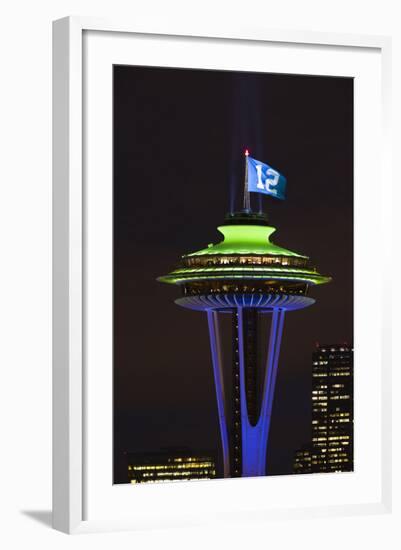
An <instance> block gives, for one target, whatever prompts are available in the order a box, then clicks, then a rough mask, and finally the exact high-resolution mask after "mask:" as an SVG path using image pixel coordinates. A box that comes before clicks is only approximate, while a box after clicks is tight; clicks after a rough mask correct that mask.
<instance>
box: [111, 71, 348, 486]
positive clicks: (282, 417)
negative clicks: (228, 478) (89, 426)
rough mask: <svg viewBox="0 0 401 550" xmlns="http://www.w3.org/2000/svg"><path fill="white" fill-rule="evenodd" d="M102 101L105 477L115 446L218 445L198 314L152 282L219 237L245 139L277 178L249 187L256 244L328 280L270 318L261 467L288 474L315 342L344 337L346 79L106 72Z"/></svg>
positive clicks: (306, 429)
mask: <svg viewBox="0 0 401 550" xmlns="http://www.w3.org/2000/svg"><path fill="white" fill-rule="evenodd" d="M113 103H114V105H113V110H114V154H113V156H114V182H113V187H114V205H113V212H114V387H113V393H114V465H115V466H114V482H115V483H124V482H127V472H126V462H125V459H124V454H123V453H124V452H125V451H128V452H153V451H158V450H159V449H160V448H162V447H173V446H178V447H184V446H186V447H190V448H192V449H194V450H197V449H199V450H203V449H212V450H213V449H218V452H220V440H219V431H218V418H217V406H216V403H215V393H214V382H213V371H212V365H211V359H210V351H209V340H208V330H207V320H206V314H204V313H201V312H195V311H190V310H186V309H184V308H181V307H178V306H176V305H175V304H174V299H175V298H177V297H179V295H180V290H179V288H178V287H175V286H173V285H166V284H162V283H159V282H157V281H156V278H157V277H158V276H159V275H164V274H166V273H168V272H169V271H171V270H172V269H173V268H174V267H175V265H176V263H177V261H178V259H179V258H180V256H182V255H183V254H185V253H188V252H193V251H195V250H199V249H201V248H204V247H205V246H206V245H207V244H208V243H210V242H218V241H219V240H221V239H220V237H221V236H220V234H219V233H218V232H217V230H216V227H217V226H218V225H220V224H221V223H222V222H223V219H224V215H225V213H226V212H228V211H230V210H231V209H233V208H236V209H239V208H240V198H241V193H242V185H243V177H244V162H243V152H244V149H245V147H248V148H249V149H250V154H251V156H253V157H255V158H257V159H259V160H261V161H262V162H266V163H268V164H270V165H271V166H273V167H274V168H275V169H277V170H278V171H280V172H281V173H283V174H284V175H285V176H286V178H287V200H285V201H280V200H275V199H270V198H265V197H263V209H264V211H265V212H267V213H268V215H269V222H270V224H271V225H273V226H274V227H276V228H277V232H276V233H275V234H274V235H273V237H272V240H273V241H274V242H275V243H277V244H278V245H281V246H283V247H285V248H289V249H290V250H294V251H296V252H298V253H301V254H305V255H307V256H309V257H310V258H311V259H312V262H313V263H314V264H315V265H316V266H317V268H318V270H319V272H320V273H322V274H324V275H330V276H332V277H333V282H332V283H330V284H327V285H322V286H320V287H315V288H312V289H311V292H310V295H311V296H312V297H314V298H316V299H317V303H316V304H315V305H314V306H312V307H310V308H307V309H305V310H300V311H295V312H289V313H288V314H287V315H286V321H285V326H284V336H283V342H282V349H281V356H280V366H279V373H278V379H277V385H276V394H275V401H274V407H273V419H272V426H271V431H270V441H269V451H268V469H269V473H270V474H283V473H290V472H291V470H292V460H293V453H294V451H295V450H296V449H297V448H299V447H300V446H302V445H303V444H305V443H307V442H309V440H310V422H311V418H310V413H311V393H310V392H311V355H312V352H313V350H314V348H315V345H316V343H317V342H320V343H322V344H327V343H341V342H347V343H348V344H352V343H353V80H352V79H350V78H337V77H320V76H298V75H278V74H267V73H258V74H256V73H239V72H228V71H206V70H188V69H173V68H172V69H166V68H144V67H131V66H115V67H114V100H113ZM252 199H253V205H254V207H255V209H256V208H257V206H258V197H256V198H255V197H252Z"/></svg>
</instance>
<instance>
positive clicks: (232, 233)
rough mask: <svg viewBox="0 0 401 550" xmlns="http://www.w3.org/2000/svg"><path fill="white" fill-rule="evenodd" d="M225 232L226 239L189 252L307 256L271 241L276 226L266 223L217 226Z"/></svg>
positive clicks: (192, 254)
mask: <svg viewBox="0 0 401 550" xmlns="http://www.w3.org/2000/svg"><path fill="white" fill-rule="evenodd" d="M217 229H218V230H219V231H220V233H222V234H223V236H224V239H223V240H222V241H221V242H219V243H217V244H209V246H208V247H207V248H204V249H202V250H198V251H197V252H192V253H191V254H187V255H186V256H187V257H191V256H203V255H205V254H208V255H214V254H258V255H262V254H268V255H272V256H296V257H298V258H306V256H302V255H300V254H297V253H296V252H291V250H286V249H285V248H281V247H280V246H277V245H276V244H274V243H272V242H271V241H270V235H272V234H273V233H274V232H275V231H276V228H275V227H271V226H264V225H221V226H219V227H218V228H217Z"/></svg>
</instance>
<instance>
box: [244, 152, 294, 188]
mask: <svg viewBox="0 0 401 550" xmlns="http://www.w3.org/2000/svg"><path fill="white" fill-rule="evenodd" d="M247 160H248V191H250V192H252V193H264V194H265V195H271V196H272V197H276V199H285V187H286V184H287V180H286V179H285V177H284V176H282V175H281V174H280V173H279V172H277V170H275V169H274V168H272V167H271V166H269V165H268V164H264V163H263V162H260V161H259V160H256V159H254V158H252V157H249V156H248V157H247Z"/></svg>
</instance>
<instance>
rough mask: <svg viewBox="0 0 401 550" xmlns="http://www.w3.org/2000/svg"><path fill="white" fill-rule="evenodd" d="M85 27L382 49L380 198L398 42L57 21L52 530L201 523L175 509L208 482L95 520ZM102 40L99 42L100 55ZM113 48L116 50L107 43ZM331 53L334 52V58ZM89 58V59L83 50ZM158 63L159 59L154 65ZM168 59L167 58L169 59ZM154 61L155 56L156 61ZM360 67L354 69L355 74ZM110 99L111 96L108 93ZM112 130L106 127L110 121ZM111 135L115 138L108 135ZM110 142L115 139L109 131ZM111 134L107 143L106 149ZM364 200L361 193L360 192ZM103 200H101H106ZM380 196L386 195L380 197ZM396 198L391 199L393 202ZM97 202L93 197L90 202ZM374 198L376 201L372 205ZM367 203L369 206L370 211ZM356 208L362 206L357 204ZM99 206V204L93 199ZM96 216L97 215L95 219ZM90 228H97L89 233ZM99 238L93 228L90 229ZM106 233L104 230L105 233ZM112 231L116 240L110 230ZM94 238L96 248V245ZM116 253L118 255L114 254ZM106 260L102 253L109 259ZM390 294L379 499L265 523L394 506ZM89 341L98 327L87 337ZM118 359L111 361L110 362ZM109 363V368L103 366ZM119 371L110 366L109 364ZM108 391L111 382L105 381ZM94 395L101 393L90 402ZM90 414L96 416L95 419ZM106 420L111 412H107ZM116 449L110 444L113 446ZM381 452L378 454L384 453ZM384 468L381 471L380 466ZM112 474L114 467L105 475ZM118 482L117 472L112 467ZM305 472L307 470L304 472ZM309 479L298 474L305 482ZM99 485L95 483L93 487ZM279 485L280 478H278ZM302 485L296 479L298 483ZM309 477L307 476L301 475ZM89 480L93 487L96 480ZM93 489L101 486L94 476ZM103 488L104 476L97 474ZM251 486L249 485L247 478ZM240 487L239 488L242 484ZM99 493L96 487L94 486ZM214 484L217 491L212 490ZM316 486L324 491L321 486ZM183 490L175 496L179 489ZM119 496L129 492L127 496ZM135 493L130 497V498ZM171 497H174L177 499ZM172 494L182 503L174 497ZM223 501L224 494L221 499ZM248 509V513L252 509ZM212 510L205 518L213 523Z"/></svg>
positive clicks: (275, 513)
mask: <svg viewBox="0 0 401 550" xmlns="http://www.w3.org/2000/svg"><path fill="white" fill-rule="evenodd" d="M85 33H94V35H95V34H97V35H99V33H100V34H101V35H102V36H106V35H107V37H108V38H107V40H108V41H109V42H108V44H109V46H110V44H111V43H112V42H113V41H116V39H117V37H118V39H128V37H146V40H148V41H152V40H153V41H155V42H156V41H157V40H158V39H160V37H164V38H167V37H172V38H178V37H179V39H180V40H181V41H185V42H187V43H188V44H189V43H190V42H191V41H192V42H194V41H196V42H197V44H205V45H208V48H209V49H213V48H216V49H217V46H216V44H222V43H224V44H227V46H228V45H230V44H236V45H238V44H260V45H263V44H276V45H286V46H288V47H289V46H291V47H292V48H299V49H300V51H301V52H302V51H303V52H305V49H309V50H310V51H311V50H312V49H313V48H315V47H327V48H333V52H334V49H336V52H334V54H335V55H337V53H338V52H340V51H341V52H342V54H341V55H343V56H344V55H345V56H346V55H348V53H349V54H351V53H352V52H354V53H355V52H358V51H362V50H363V51H367V52H368V51H370V52H375V55H376V56H378V57H377V59H379V61H380V76H379V79H380V82H378V83H377V84H378V85H379V86H380V102H381V105H380V116H379V117H378V120H377V124H378V128H379V135H376V136H375V139H377V140H378V142H377V143H378V144H379V146H380V151H381V163H380V167H379V174H378V177H379V179H380V183H381V184H380V185H379V186H377V195H380V196H382V197H383V196H384V192H385V193H386V198H387V200H389V193H390V190H389V188H388V187H387V188H386V189H385V185H384V182H386V181H390V179H391V175H390V171H391V167H390V160H389V155H390V152H389V151H390V147H389V124H390V75H391V73H390V60H391V57H390V56H391V41H390V39H389V38H388V37H376V36H354V35H336V34H326V33H314V32H300V31H294V32H288V31H277V30H269V29H261V28H260V27H259V28H257V29H256V28H255V29H229V28H225V29H219V30H216V29H213V28H210V29H198V28H196V25H195V24H194V26H193V27H192V28H190V29H189V28H187V27H185V28H182V27H181V26H180V23H177V24H176V25H175V26H174V27H172V26H170V25H168V27H167V26H166V27H164V25H161V26H158V25H155V27H154V28H142V27H141V26H140V25H138V24H135V23H133V24H132V23H130V22H121V21H120V22H118V21H117V22H114V21H104V20H98V19H93V18H86V17H85V18H83V17H69V18H64V19H61V20H58V21H55V22H54V32H53V98H54V103H53V525H54V528H56V529H59V530H61V531H64V532H67V533H76V532H88V531H98V530H115V529H138V528H141V527H143V526H144V525H146V524H152V523H154V524H155V525H189V524H193V523H199V522H200V523H202V521H203V520H202V518H199V517H195V515H194V516H191V514H188V515H183V514H182V511H180V508H179V507H178V506H177V509H176V511H175V507H174V502H178V500H179V499H182V497H183V496H184V495H185V497H186V498H189V499H190V498H192V497H191V495H190V494H189V492H190V491H193V490H195V491H196V492H197V494H196V495H195V497H196V498H197V499H198V500H200V501H203V502H204V500H203V499H206V498H208V497H207V495H206V493H205V490H206V485H205V484H198V487H197V488H196V489H193V488H192V487H191V489H187V488H186V484H179V485H180V487H178V486H177V485H176V484H175V486H174V488H173V487H171V489H169V490H168V491H169V492H168V493H165V495H163V494H162V493H161V491H165V488H160V487H152V488H151V490H152V493H145V491H143V490H142V489H143V488H135V489H140V492H138V493H137V494H136V495H135V498H136V499H137V501H138V502H139V505H140V502H141V501H143V502H144V506H143V510H142V511H141V514H142V515H141V517H140V518H139V517H138V514H136V516H135V517H134V515H132V517H131V516H130V514H128V515H119V513H118V512H116V514H114V515H113V516H112V515H110V516H108V515H105V513H106V512H105V511H103V510H100V509H99V513H98V514H97V516H96V517H93V518H92V517H88V514H87V508H88V485H87V483H88V479H87V478H89V477H90V472H89V470H90V471H91V468H90V466H88V463H87V461H86V459H85V454H86V453H87V451H88V447H89V444H88V439H87V438H88V433H90V429H91V423H90V417H91V414H90V413H89V414H88V410H87V403H86V402H85V399H86V397H87V395H88V391H89V389H88V384H92V382H91V380H93V379H91V378H90V377H89V378H88V376H87V368H88V356H87V340H88V333H89V332H90V330H89V331H88V315H89V317H90V313H89V309H88V308H87V307H86V306H85V303H86V302H85V300H86V294H87V292H88V279H87V278H86V274H85V273H86V270H87V268H88V262H90V261H92V260H91V259H90V256H88V250H89V249H90V245H91V239H90V238H89V239H88V238H87V230H88V226H87V219H86V214H87V211H88V210H87V209H88V204H87V201H91V199H92V198H93V195H91V193H90V192H89V194H88V193H87V190H86V189H85V178H86V177H87V172H86V168H85V155H86V154H88V147H87V142H86V141H85V139H84V129H85V128H84V126H85V124H84V121H85V116H86V113H85V109H86V107H87V104H86V102H85V93H84V86H85V79H86V78H88V74H87V73H85V71H84V67H83V60H84V59H86V61H87V60H88V55H89V59H92V60H93V59H94V58H93V57H92V58H91V57H90V56H91V55H92V54H91V53H89V54H88V51H87V48H86V45H87V44H86V43H85V40H84V36H85ZM102 47H103V46H102V45H101V44H99V52H100V55H101V52H102V51H103V50H102ZM108 49H110V48H109V47H108ZM334 54H333V55H334ZM160 55H161V54H160V50H158V49H157V48H155V50H154V51H152V56H153V57H152V59H154V60H157V59H158V56H159V57H160ZM85 56H86V57H85ZM155 62H156V61H153V63H155ZM164 63H165V61H164V60H161V61H160V64H161V65H163V64H164ZM150 64H152V63H150ZM350 74H352V71H351V73H350ZM106 99H107V97H106ZM105 127H106V128H107V127H108V126H107V125H106V126H105ZM109 137H110V136H109ZM107 139H109V138H107ZM107 143H109V141H106V142H105V144H106V146H107ZM360 197H361V200H362V199H363V195H360ZM103 199H104V201H103V205H104V204H105V203H106V202H107V193H106V195H105V196H104V197H103ZM103 199H102V200H103ZM377 202H380V201H377ZM389 202H391V201H389ZM91 204H92V202H91ZM369 204H370V203H369ZM369 204H368V203H366V205H365V204H364V205H363V206H364V208H363V210H365V209H366V208H369ZM357 206H358V205H357ZM89 208H95V206H93V207H92V206H89ZM92 219H93V216H92ZM376 219H379V221H380V223H379V224H378V227H377V230H376V234H377V238H378V239H380V235H384V234H385V233H388V234H389V233H390V230H389V227H388V223H389V221H388V218H387V217H386V214H385V208H384V207H383V206H381V207H380V208H379V210H378V211H377V212H376ZM357 223H359V225H360V227H362V228H363V227H365V226H366V224H367V218H362V217H360V218H359V221H358V222H357ZM90 231H91V230H89V232H90ZM92 235H93V231H92ZM99 238H100V236H99ZM104 238H106V239H107V238H108V237H107V235H106V236H104ZM88 245H89V248H88ZM383 247H384V248H383V254H385V255H388V256H387V257H389V256H390V254H389V245H385V244H384V245H383ZM109 259H110V258H109ZM102 261H103V260H102ZM387 276H388V275H387V274H385V273H384V272H383V273H380V277H379V279H378V282H377V284H378V288H379V289H380V291H382V290H383V288H384V285H385V284H386V283H387V281H386V280H385V277H387ZM389 301H390V299H389V297H388V294H387V295H386V299H384V293H383V297H382V296H381V295H380V296H378V299H377V304H376V305H377V307H380V312H381V315H380V316H379V317H380V319H378V323H379V324H378V325H377V327H378V328H379V330H380V335H381V337H380V341H379V342H378V348H377V353H376V354H373V359H372V361H375V360H376V359H377V358H378V360H379V362H380V364H379V363H377V368H378V370H377V375H378V376H380V378H378V382H379V383H378V384H377V386H376V387H375V389H374V391H375V392H376V393H380V396H378V401H377V403H378V407H380V410H379V409H378V412H379V416H380V419H378V432H377V433H380V442H379V441H377V442H376V444H377V448H378V449H379V451H378V457H377V468H378V473H380V475H379V477H380V480H379V479H378V486H377V491H376V493H377V494H378V495H379V494H380V496H378V497H377V498H370V496H369V495H367V496H366V498H364V499H362V500H361V501H360V502H358V501H354V500H352V499H350V500H349V501H344V502H343V503H339V502H338V501H336V502H333V503H326V504H324V505H321V506H315V505H313V504H311V503H309V504H307V505H305V506H303V505H302V504H297V505H295V506H293V507H291V508H288V507H286V506H285V505H282V506H276V507H274V506H273V507H270V508H269V509H266V508H264V507H263V505H262V504H260V503H259V504H258V503H257V504H256V505H255V510H257V511H258V512H259V514H258V518H260V521H265V520H268V519H269V518H273V517H283V516H284V517H310V516H312V515H314V514H315V515H316V514H318V515H321V514H328V515H339V514H340V515H345V514H363V513H372V512H373V513H385V512H387V511H389V510H390V508H391V502H390V499H391V468H390V464H391V460H390V454H391V453H390V437H391V434H390V426H391V401H390V399H389V397H388V396H389V395H390V394H391V383H390V381H391V371H390V366H391V357H390V351H389V350H390V342H389V338H390V327H389V326H388V325H387V323H388V319H389V316H388V315H387V314H386V315H384V312H385V311H387V309H386V310H385V309H384V308H388V307H389V306H388V304H389ZM89 339H90V334H89ZM109 366H110V365H109ZM105 368H107V366H105ZM110 368H111V366H110ZM103 389H104V388H103ZM92 401H93V400H92ZM88 419H89V420H88ZM105 422H106V423H107V419H105ZM110 453H111V450H110ZM379 455H380V456H379ZM99 462H100V463H101V462H102V461H101V460H100V461H99ZM379 469H380V472H379ZM106 475H107V474H106ZM108 475H109V477H110V484H111V472H109V474H108ZM296 477H297V478H302V477H305V476H296ZM255 481H257V482H258V483H259V481H260V480H252V479H250V480H244V482H245V483H246V484H247V489H246V491H248V494H252V492H255V491H256V489H255V487H257V486H255ZM301 482H302V481H300V483H301ZM91 483H92V482H89V485H90V484H91ZM210 483H212V484H213V487H214V488H213V491H214V492H215V496H216V497H218V496H219V495H220V496H221V495H222V492H225V491H227V492H228V494H230V492H232V491H233V488H232V485H230V480H224V482H220V481H215V482H210ZM274 483H276V484H277V483H279V480H277V479H275V480H274ZM297 483H298V480H297ZM302 483H303V482H302ZM90 486H91V485H90ZM92 486H93V483H92ZM99 486H101V483H100V481H99ZM244 486H245V485H244ZM237 488H238V485H237V486H236V487H235V490H237ZM91 490H92V489H91ZM208 490H209V489H208ZM316 490H317V491H318V490H319V489H316ZM156 491H157V492H158V494H157V496H158V499H160V501H161V502H162V505H163V499H165V500H164V506H166V503H167V502H173V505H172V506H170V508H171V509H170V510H169V514H166V516H165V517H162V516H161V510H162V508H160V510H159V511H157V512H156V513H155V510H154V509H152V510H151V508H150V506H151V503H152V501H153V502H154V500H155V498H154V497H155V492H156ZM173 493H174V494H175V495H176V496H175V497H174V496H172V494H173ZM96 498H98V499H100V500H101V499H102V498H104V499H107V497H106V494H104V495H103V497H102V495H101V493H99V494H97V496H96ZM117 498H121V499H123V498H125V497H123V495H122V491H121V493H119V495H118V496H117ZM129 498H132V495H130V497H129ZM171 498H173V500H171ZM174 498H176V499H177V500H176V501H175V500H174ZM222 498H223V497H222ZM249 513H250V511H249V510H247V511H245V513H244V511H243V510H241V509H239V508H238V514H237V515H236V508H235V505H233V507H232V508H231V509H230V510H229V511H227V513H226V514H224V513H222V514H221V516H220V517H219V518H217V519H218V520H221V521H227V519H228V516H230V521H233V520H235V521H237V520H240V519H241V518H242V519H243V520H244V521H246V520H247V519H249V517H248V516H249ZM247 514H248V515H247ZM209 520H210V518H208V516H207V514H205V521H209Z"/></svg>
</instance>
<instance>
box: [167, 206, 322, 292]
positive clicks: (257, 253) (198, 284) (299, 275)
mask: <svg viewBox="0 0 401 550" xmlns="http://www.w3.org/2000/svg"><path fill="white" fill-rule="evenodd" d="M218 230H219V231H220V233H222V235H223V237H224V239H223V240H222V241H220V242H218V243H217V244H209V245H208V247H207V248H203V249H201V250H198V251H196V252H192V253H189V254H186V255H184V256H182V258H181V261H180V263H179V265H178V267H177V268H176V269H175V270H174V271H172V272H171V273H169V274H168V275H164V276H162V277H159V278H158V281H161V282H165V283H171V284H176V285H184V286H185V287H186V288H185V291H186V292H187V291H188V289H190V291H191V292H196V293H203V292H205V291H206V290H210V289H212V288H213V291H216V292H220V291H222V290H223V287H222V285H223V284H224V282H227V281H229V282H230V284H231V286H229V287H227V286H225V287H224V288H225V289H234V291H235V292H248V291H249V289H251V290H250V291H252V292H261V291H263V292H266V291H267V292H284V291H286V290H288V289H289V288H291V292H296V293H304V292H306V288H307V286H309V285H318V284H323V283H327V282H329V281H330V280H331V278H330V277H326V276H323V275H320V274H319V273H318V272H317V270H316V268H315V267H313V266H312V265H311V263H310V261H309V258H308V257H307V256H303V255H301V254H298V253H296V252H292V251H291V250H288V249H286V248H282V247H280V246H278V245H276V244H274V243H273V242H271V240H270V237H271V235H272V234H273V233H274V232H275V228H274V227H272V226H269V225H267V223H263V221H261V220H258V219H255V216H254V217H253V218H250V219H249V221H248V220H247V218H246V217H245V219H244V214H241V220H240V221H239V220H238V219H236V218H235V217H233V218H230V219H229V221H228V223H226V224H225V225H221V226H219V227H218ZM244 281H247V283H246V286H243V285H244ZM250 281H253V283H252V284H251V285H250V284H249V282H250ZM208 282H209V283H212V286H211V287H210V289H209V287H208V286H205V285H208ZM188 285H190V287H188ZM238 285H240V286H238ZM241 285H242V286H241ZM261 285H263V289H262V288H261ZM235 289H237V290H235Z"/></svg>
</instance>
